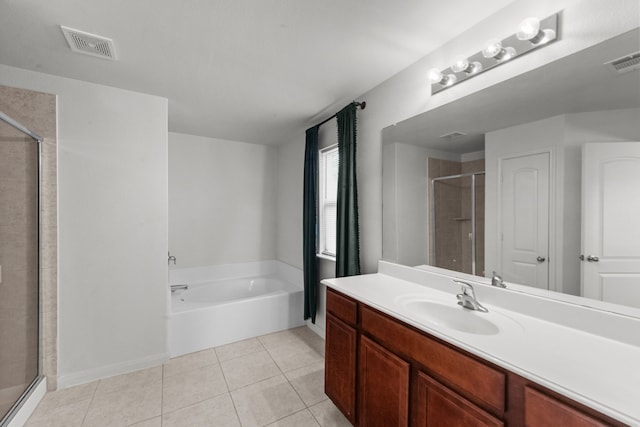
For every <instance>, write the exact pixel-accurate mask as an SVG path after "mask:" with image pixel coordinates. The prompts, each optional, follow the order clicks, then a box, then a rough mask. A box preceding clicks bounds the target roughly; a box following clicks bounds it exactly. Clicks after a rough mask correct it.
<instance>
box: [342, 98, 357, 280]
mask: <svg viewBox="0 0 640 427" xmlns="http://www.w3.org/2000/svg"><path fill="white" fill-rule="evenodd" d="M336 118H337V119H338V155H339V158H340V160H339V166H338V208H337V209H338V215H337V216H338V217H337V225H336V228H337V229H336V277H344V276H354V275H357V274H360V230H359V226H358V185H357V180H356V104H355V102H353V103H351V104H349V105H347V106H346V107H345V108H343V109H342V111H340V112H339V113H338V114H336Z"/></svg>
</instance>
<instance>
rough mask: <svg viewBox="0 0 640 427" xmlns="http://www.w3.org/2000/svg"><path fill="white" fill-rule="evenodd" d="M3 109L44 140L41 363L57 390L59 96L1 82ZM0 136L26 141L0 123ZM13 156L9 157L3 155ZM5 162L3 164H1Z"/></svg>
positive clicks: (24, 350) (0, 105) (0, 108)
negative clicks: (57, 123) (57, 109)
mask: <svg viewBox="0 0 640 427" xmlns="http://www.w3.org/2000/svg"><path fill="white" fill-rule="evenodd" d="M0 111H2V112H4V113H5V114H7V115H8V116H10V117H11V118H13V119H14V120H16V121H18V122H19V123H21V124H23V125H24V126H26V127H27V128H29V129H31V130H32V131H33V132H35V133H37V134H39V135H40V136H41V137H43V138H44V141H43V142H42V144H41V150H42V151H41V176H40V300H41V306H40V325H39V326H40V328H41V335H40V339H41V342H40V348H41V353H40V363H41V367H42V371H41V373H42V374H44V375H46V376H47V384H48V388H49V389H50V390H55V389H56V388H57V381H56V379H57V336H58V332H57V318H58V316H57V314H58V292H57V289H58V283H57V275H58V273H57V264H58V263H57V180H56V176H57V171H56V165H57V153H56V96H55V95H52V94H47V93H41V92H34V91H30V90H25V89H18V88H11V87H7V86H0ZM0 138H3V139H7V138H8V139H14V140H16V141H19V139H20V138H22V142H25V140H24V138H25V135H24V134H22V133H21V132H18V131H16V130H14V129H13V128H11V127H10V126H8V125H2V126H1V127H0ZM2 157H3V158H4V156H2ZM10 160H11V159H10V158H9V157H7V158H5V159H4V161H10ZM2 161H3V160H2V159H0V162H2ZM4 166H5V165H0V168H3V167H4ZM30 175H31V174H30ZM31 177H32V178H33V175H31ZM3 191H5V189H3ZM10 196H11V195H10ZM4 313H7V311H5V310H1V311H0V322H3V323H4V322H5V321H7V320H8V319H3V318H2V316H3V315H6V314H4ZM0 346H2V347H3V348H4V352H6V353H7V354H8V352H9V348H8V347H10V346H8V345H7V343H4V342H3V343H0ZM10 350H11V351H12V352H18V353H19V354H22V355H23V358H24V354H26V353H28V352H31V351H34V350H33V349H27V348H19V346H16V348H11V349H10ZM7 357H10V356H7Z"/></svg>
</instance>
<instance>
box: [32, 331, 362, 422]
mask: <svg viewBox="0 0 640 427" xmlns="http://www.w3.org/2000/svg"><path fill="white" fill-rule="evenodd" d="M323 382H324V341H323V340H322V339H321V338H320V337H318V336H317V335H316V334H315V333H314V332H312V331H311V330H310V329H308V328H307V327H306V326H304V327H301V328H295V329H290V330H287V331H282V332H276V333H273V334H269V335H263V336H260V337H257V338H251V339H248V340H245V341H240V342H237V343H233V344H228V345H225V346H221V347H216V348H212V349H208V350H203V351H200V352H197V353H191V354H187V355H185V356H181V357H177V358H174V359H171V360H169V362H168V363H167V364H165V365H163V366H159V367H156V368H150V369H144V370H141V371H137V372H133V373H130V374H124V375H119V376H116V377H112V378H107V379H103V380H100V381H95V382H92V383H89V384H83V385H79V386H75V387H71V388H67V389H64V390H60V391H55V392H52V393H47V394H46V395H45V397H44V398H43V399H42V401H41V402H40V405H39V406H38V408H37V409H36V411H35V412H34V414H33V415H32V416H31V418H30V419H29V421H28V422H27V424H26V426H27V427H42V426H50V427H57V426H60V427H76V426H77V427H112V426H123V427H125V426H136V427H178V426H185V427H187V426H188V427H194V426H202V427H204V426H215V427H226V426H235V427H253V426H272V427H307V426H309V427H311V426H314V427H317V426H323V427H333V426H336V427H342V426H350V424H349V423H348V421H347V420H346V419H345V418H344V417H343V416H342V414H341V413H340V412H339V411H338V410H337V409H336V407H335V406H334V405H333V403H331V401H330V400H328V399H327V396H326V395H325V394H324V391H323V388H324V384H323Z"/></svg>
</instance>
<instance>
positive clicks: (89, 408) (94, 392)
mask: <svg viewBox="0 0 640 427" xmlns="http://www.w3.org/2000/svg"><path fill="white" fill-rule="evenodd" d="M101 381H102V380H98V383H97V384H96V388H95V389H94V390H93V394H92V395H91V401H90V402H89V405H88V406H87V410H86V412H85V413H84V417H82V422H81V423H80V426H84V423H85V422H86V421H87V416H88V415H89V411H90V410H91V405H93V401H94V399H95V398H96V393H98V387H100V382H101Z"/></svg>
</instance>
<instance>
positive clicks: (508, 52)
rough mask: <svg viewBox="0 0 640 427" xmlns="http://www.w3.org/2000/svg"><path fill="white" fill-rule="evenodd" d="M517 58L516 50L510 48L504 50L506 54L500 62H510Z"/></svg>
mask: <svg viewBox="0 0 640 427" xmlns="http://www.w3.org/2000/svg"><path fill="white" fill-rule="evenodd" d="M514 56H516V50H515V48H513V47H511V46H509V47H505V48H504V54H503V55H502V56H501V57H500V61H508V60H510V59H511V58H513V57H514Z"/></svg>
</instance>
